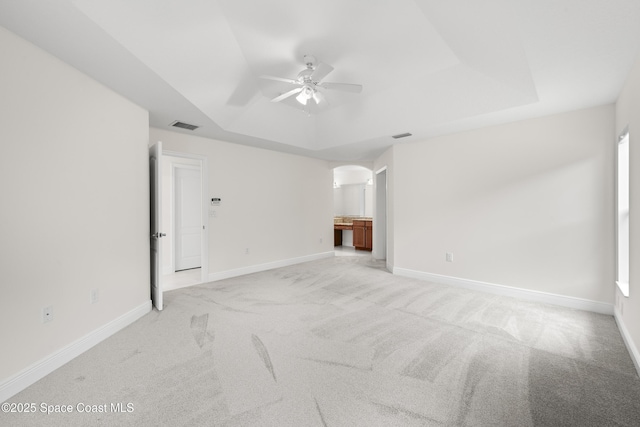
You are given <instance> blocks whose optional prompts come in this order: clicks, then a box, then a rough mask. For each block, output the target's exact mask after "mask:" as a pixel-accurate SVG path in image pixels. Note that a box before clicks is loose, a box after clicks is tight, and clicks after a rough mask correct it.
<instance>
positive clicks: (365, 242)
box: [353, 220, 373, 251]
mask: <svg viewBox="0 0 640 427" xmlns="http://www.w3.org/2000/svg"><path fill="white" fill-rule="evenodd" d="M353 246H355V248H356V249H360V250H365V251H370V250H372V248H373V222H372V221H362V220H354V221H353Z"/></svg>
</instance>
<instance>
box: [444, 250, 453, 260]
mask: <svg viewBox="0 0 640 427" xmlns="http://www.w3.org/2000/svg"><path fill="white" fill-rule="evenodd" d="M446 260H447V262H453V253H451V252H447V253H446Z"/></svg>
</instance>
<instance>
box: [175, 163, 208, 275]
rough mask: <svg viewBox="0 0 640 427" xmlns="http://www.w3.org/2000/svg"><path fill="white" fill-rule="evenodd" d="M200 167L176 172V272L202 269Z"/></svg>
mask: <svg viewBox="0 0 640 427" xmlns="http://www.w3.org/2000/svg"><path fill="white" fill-rule="evenodd" d="M200 176H201V173H200V169H199V168H195V167H181V166H177V167H176V168H175V173H174V182H175V184H174V200H175V207H174V212H175V236H174V241H175V270H176V271H180V270H187V269H190V268H199V267H200V266H201V247H202V246H201V235H202V202H201V200H200V199H201V195H202V190H201V184H200V182H201V179H200Z"/></svg>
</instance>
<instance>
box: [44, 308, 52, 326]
mask: <svg viewBox="0 0 640 427" xmlns="http://www.w3.org/2000/svg"><path fill="white" fill-rule="evenodd" d="M52 320H53V306H51V305H50V306H48V307H45V308H43V309H42V323H47V322H51V321H52Z"/></svg>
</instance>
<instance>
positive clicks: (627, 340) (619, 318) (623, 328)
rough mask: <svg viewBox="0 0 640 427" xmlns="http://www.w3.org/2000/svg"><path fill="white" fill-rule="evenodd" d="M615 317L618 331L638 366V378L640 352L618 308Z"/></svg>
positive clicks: (639, 372) (639, 373)
mask: <svg viewBox="0 0 640 427" xmlns="http://www.w3.org/2000/svg"><path fill="white" fill-rule="evenodd" d="M613 317H614V318H615V319H616V323H617V324H618V329H619V330H620V335H622V339H623V340H624V343H625V345H626V346H627V350H629V355H630V356H631V360H632V361H633V364H634V365H636V371H637V372H638V376H640V351H638V347H636V346H635V344H634V342H633V339H632V338H631V335H630V334H629V331H628V330H627V326H626V325H625V324H624V320H623V318H622V314H620V311H619V310H618V309H617V308H616V309H615V310H614V315H613Z"/></svg>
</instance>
